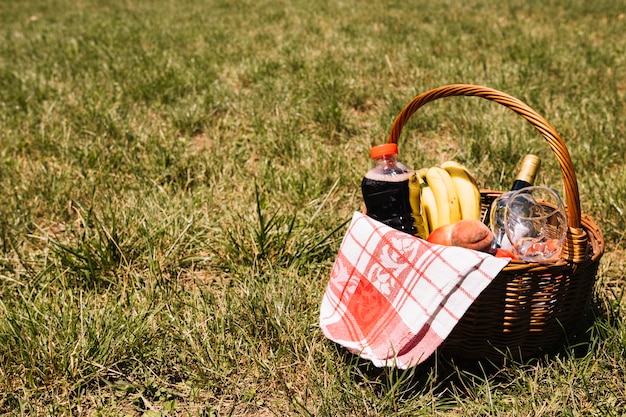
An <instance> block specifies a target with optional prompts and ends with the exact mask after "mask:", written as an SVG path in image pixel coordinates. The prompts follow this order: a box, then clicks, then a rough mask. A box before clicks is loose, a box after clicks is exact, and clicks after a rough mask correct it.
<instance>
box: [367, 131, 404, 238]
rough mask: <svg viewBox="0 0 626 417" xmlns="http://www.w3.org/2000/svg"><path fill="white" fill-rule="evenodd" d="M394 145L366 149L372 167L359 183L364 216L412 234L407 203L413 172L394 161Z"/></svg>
mask: <svg viewBox="0 0 626 417" xmlns="http://www.w3.org/2000/svg"><path fill="white" fill-rule="evenodd" d="M397 155H398V145H397V144H395V143H387V144H384V145H378V146H374V147H372V148H371V149H370V156H371V157H372V160H373V162H374V167H373V168H372V169H370V170H369V171H368V172H367V173H366V174H365V176H364V177H363V181H362V182H361V191H362V192H363V200H364V202H365V207H366V209H367V215H368V216H370V217H372V218H373V219H376V220H378V221H380V222H382V223H384V224H386V225H388V226H390V227H393V228H394V229H397V230H401V231H403V232H406V233H409V234H411V235H414V234H415V233H416V229H415V226H414V225H413V216H412V214H411V205H410V203H409V178H410V177H411V175H412V174H413V170H411V169H409V168H407V167H406V166H405V165H404V164H402V163H401V162H399V161H398V160H397Z"/></svg>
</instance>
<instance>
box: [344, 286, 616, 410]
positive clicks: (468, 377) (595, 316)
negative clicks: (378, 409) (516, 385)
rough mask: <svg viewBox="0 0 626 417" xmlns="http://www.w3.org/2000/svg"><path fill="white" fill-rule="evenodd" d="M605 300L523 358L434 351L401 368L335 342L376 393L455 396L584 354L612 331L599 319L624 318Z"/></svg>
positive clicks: (357, 379)
mask: <svg viewBox="0 0 626 417" xmlns="http://www.w3.org/2000/svg"><path fill="white" fill-rule="evenodd" d="M613 316H614V313H612V312H611V311H609V309H608V308H607V306H606V303H604V302H603V301H602V300H600V299H597V298H595V297H594V299H593V301H592V302H591V303H590V305H588V306H587V308H586V309H585V311H584V313H583V315H582V318H581V320H580V321H579V323H578V325H577V326H576V327H575V328H574V331H573V332H571V333H570V334H569V335H565V334H564V335H563V337H562V339H561V340H560V341H559V342H557V343H556V344H555V345H554V346H552V347H551V348H546V349H545V350H543V351H542V352H540V353H538V354H536V355H534V356H530V357H527V358H519V354H518V355H517V358H516V355H515V352H501V354H502V360H501V361H499V362H496V361H494V360H490V359H485V360H476V361H470V360H458V359H455V358H450V357H446V356H444V355H442V354H441V353H435V354H433V355H432V356H431V357H430V358H428V359H427V360H426V361H424V362H423V363H421V364H420V365H417V366H415V367H413V368H409V369H406V370H400V369H397V368H393V367H380V368H379V367H376V366H374V365H373V364H372V363H371V362H370V361H368V360H366V359H362V358H361V357H359V356H358V355H354V354H352V353H350V352H348V351H347V350H346V349H343V348H342V347H341V346H339V345H336V348H337V352H338V355H339V357H340V359H341V362H342V363H343V365H344V366H348V367H352V368H353V374H354V380H355V382H357V383H362V384H366V385H370V386H372V387H374V391H375V394H377V395H380V396H385V395H388V394H389V393H390V392H391V391H394V392H395V393H397V395H398V396H399V399H403V400H408V399H410V398H412V397H415V396H416V395H420V394H423V393H425V392H429V393H432V394H433V395H435V396H437V397H439V398H440V399H442V400H444V401H445V400H446V399H447V400H449V401H454V399H455V398H457V397H458V396H459V395H460V396H467V395H471V392H472V387H473V386H475V385H477V384H482V383H485V382H486V381H489V383H490V384H491V385H494V384H495V385H497V384H500V385H502V386H506V385H507V384H509V383H511V382H512V381H513V380H514V379H515V378H517V377H519V375H520V372H523V373H530V372H533V371H534V370H536V369H538V367H545V366H549V365H550V364H551V363H552V362H554V361H555V360H557V359H558V358H564V359H567V360H573V361H577V360H582V359H583V358H585V357H586V356H587V355H589V354H591V353H592V352H593V350H594V349H596V348H597V347H598V346H599V345H601V344H602V342H603V340H604V339H605V338H606V337H607V332H606V331H602V330H598V329H597V328H596V327H597V323H601V322H602V323H608V324H609V325H610V326H611V327H617V326H618V325H619V320H617V317H613Z"/></svg>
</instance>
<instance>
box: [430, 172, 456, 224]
mask: <svg viewBox="0 0 626 417" xmlns="http://www.w3.org/2000/svg"><path fill="white" fill-rule="evenodd" d="M426 183H427V184H428V186H429V187H430V189H431V190H432V191H433V195H434V196H435V203H436V205H437V224H436V225H435V227H439V226H443V225H445V224H450V223H456V222H458V221H459V220H461V207H460V205H459V196H458V194H457V192H456V188H455V187H454V183H453V182H452V178H451V177H450V174H448V171H446V170H445V169H443V168H441V167H431V168H428V170H427V171H426Z"/></svg>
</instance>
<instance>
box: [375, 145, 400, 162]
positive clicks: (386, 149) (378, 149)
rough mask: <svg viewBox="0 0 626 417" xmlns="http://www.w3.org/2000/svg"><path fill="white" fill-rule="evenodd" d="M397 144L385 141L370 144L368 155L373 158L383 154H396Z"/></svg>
mask: <svg viewBox="0 0 626 417" xmlns="http://www.w3.org/2000/svg"><path fill="white" fill-rule="evenodd" d="M397 154H398V144H397V143H385V144H384V145H376V146H372V148H371V149H370V156H371V157H372V158H374V159H376V158H380V157H381V156H385V155H397Z"/></svg>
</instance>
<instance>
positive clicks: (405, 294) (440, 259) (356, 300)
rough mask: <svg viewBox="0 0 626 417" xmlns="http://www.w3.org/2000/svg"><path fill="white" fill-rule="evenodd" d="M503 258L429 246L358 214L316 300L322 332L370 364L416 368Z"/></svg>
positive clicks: (451, 327) (482, 286)
mask: <svg viewBox="0 0 626 417" xmlns="http://www.w3.org/2000/svg"><path fill="white" fill-rule="evenodd" d="M508 262H509V259H507V258H495V257H493V256H491V255H489V254H486V253H482V252H477V251H472V250H468V249H464V248H459V247H454V246H441V245H434V244H431V243H429V242H426V241H424V240H422V239H419V238H416V237H414V236H411V235H408V234H406V233H403V232H399V231H397V230H395V229H392V228H390V227H388V226H386V225H384V224H382V223H380V222H377V221H376V220H374V219H372V218H370V217H368V216H366V215H365V214H363V213H358V212H357V213H355V214H354V216H353V218H352V222H351V223H350V226H349V227H348V231H347V233H346V235H345V237H344V239H343V242H342V243H341V247H340V249H339V254H338V256H337V259H336V261H335V264H334V266H333V268H332V270H331V275H330V280H329V282H328V286H327V288H326V291H325V293H324V296H323V298H322V303H321V308H320V326H321V329H322V331H323V332H324V335H325V336H326V337H327V338H329V339H330V340H332V341H334V342H336V343H338V344H340V345H342V346H344V347H345V348H347V349H348V350H349V351H350V352H352V353H355V354H358V355H360V356H361V357H362V358H365V359H368V360H371V361H372V363H373V364H374V365H376V366H395V367H398V368H400V369H406V368H408V367H411V366H415V365H418V364H420V363H421V362H423V361H425V360H426V359H427V358H428V357H429V356H430V355H431V354H432V353H433V352H434V351H435V350H436V349H437V347H438V346H439V345H440V344H441V342H443V340H444V339H445V338H446V337H447V336H448V335H449V334H450V332H451V331H452V329H453V328H454V326H455V325H456V323H457V322H458V321H459V319H460V318H461V317H462V316H463V314H464V313H465V311H466V310H467V309H468V307H469V306H470V305H471V304H472V302H473V301H474V300H475V299H476V297H478V295H479V294H480V293H481V292H482V291H483V290H484V289H485V288H486V287H487V285H489V283H490V282H491V281H492V279H493V278H494V277H495V276H496V275H497V274H498V273H499V272H500V270H501V269H502V268H504V267H505V266H506V265H507V264H508Z"/></svg>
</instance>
